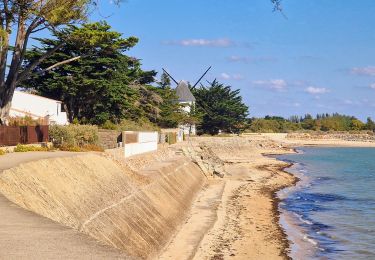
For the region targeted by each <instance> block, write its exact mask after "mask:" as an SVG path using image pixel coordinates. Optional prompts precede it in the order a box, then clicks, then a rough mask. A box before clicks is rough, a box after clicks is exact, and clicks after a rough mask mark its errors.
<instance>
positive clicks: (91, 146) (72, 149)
mask: <svg viewBox="0 0 375 260" xmlns="http://www.w3.org/2000/svg"><path fill="white" fill-rule="evenodd" d="M59 149H60V150H61V151H67V152H89V151H94V152H103V151H104V150H103V148H101V147H100V146H98V145H95V144H87V145H83V146H76V145H74V146H71V145H64V144H63V145H61V146H59Z"/></svg>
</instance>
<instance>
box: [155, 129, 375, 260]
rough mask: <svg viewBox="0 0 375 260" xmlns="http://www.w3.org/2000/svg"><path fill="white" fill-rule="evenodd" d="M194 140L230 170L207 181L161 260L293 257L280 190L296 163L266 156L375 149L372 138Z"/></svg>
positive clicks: (290, 178)
mask: <svg viewBox="0 0 375 260" xmlns="http://www.w3.org/2000/svg"><path fill="white" fill-rule="evenodd" d="M192 143H193V144H192V146H193V147H208V148H209V150H210V151H211V152H212V153H213V154H215V155H217V156H218V157H219V158H220V160H222V162H223V164H224V168H225V174H224V177H223V178H218V177H216V178H214V179H213V180H210V181H209V182H208V184H207V185H206V187H205V189H204V190H203V191H202V192H201V193H200V194H199V196H198V198H197V199H196V201H195V202H194V203H193V206H192V209H191V211H190V215H189V218H188V219H187V221H186V222H185V223H184V224H183V225H182V226H181V227H180V229H179V231H178V232H177V233H176V234H175V236H174V238H173V239H172V241H171V242H170V243H169V244H168V246H167V247H165V248H164V251H163V252H162V253H161V255H160V259H229V258H231V259H288V258H290V257H289V256H288V253H289V251H290V246H291V245H290V244H289V242H288V239H287V237H286V235H285V232H284V230H282V228H281V227H280V224H279V217H280V213H279V209H278V202H279V199H278V197H277V196H276V193H277V192H278V191H279V190H281V189H283V188H285V187H288V186H293V185H294V184H295V183H296V182H297V181H298V178H297V177H295V176H292V175H291V174H289V173H287V172H285V171H283V169H284V168H286V167H289V166H291V165H289V164H288V163H285V162H281V161H278V160H276V159H274V158H272V157H270V156H267V155H270V154H272V155H276V154H287V153H294V148H295V147H301V146H312V145H313V146H342V147H375V143H373V142H362V141H357V142H356V141H345V140H330V139H327V140H313V141H311V140H301V139H288V138H286V134H253V135H251V136H247V137H242V138H239V137H231V138H196V139H194V140H193V142H192ZM195 149H197V148H195ZM282 221H290V220H286V219H284V220H282ZM301 246H303V245H301Z"/></svg>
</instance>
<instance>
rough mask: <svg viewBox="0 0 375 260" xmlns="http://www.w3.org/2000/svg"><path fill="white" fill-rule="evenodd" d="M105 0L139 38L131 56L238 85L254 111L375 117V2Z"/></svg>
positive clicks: (104, 11)
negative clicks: (117, 0) (277, 6)
mask: <svg viewBox="0 0 375 260" xmlns="http://www.w3.org/2000/svg"><path fill="white" fill-rule="evenodd" d="M282 7H283V14H281V13H279V12H273V11H272V10H273V6H272V4H271V2H270V1H269V0H236V1H233V0H190V1H183V0H162V1H156V0H127V1H125V2H123V3H122V4H121V5H120V6H119V7H118V6H115V5H114V4H111V3H110V2H109V1H107V0H102V1H101V4H100V5H99V7H98V10H97V11H95V12H93V13H92V15H91V17H90V20H91V21H98V20H106V21H107V22H108V23H109V24H110V25H111V26H112V27H113V29H114V30H116V31H119V32H121V33H123V36H124V37H128V36H136V37H138V38H139V39H140V41H139V44H138V45H137V46H136V47H135V48H133V49H132V50H130V51H129V52H128V55H131V56H134V57H136V58H139V59H141V60H142V64H143V68H144V69H147V70H151V69H153V70H156V71H158V72H159V76H160V73H161V72H162V68H165V69H166V70H167V71H168V72H170V74H171V75H172V76H173V77H174V78H176V79H177V80H182V79H184V80H188V81H190V82H191V83H195V81H196V80H197V79H198V78H199V77H200V76H201V74H202V73H203V72H204V71H205V70H206V69H207V68H208V67H209V66H212V70H211V71H210V72H209V73H208V74H207V76H206V77H205V79H204V80H203V81H202V83H204V84H206V83H207V81H210V82H211V81H213V80H214V79H215V78H216V79H217V80H219V81H220V82H221V83H224V84H226V85H230V86H232V87H233V89H240V90H241V95H242V97H243V100H244V102H245V103H246V104H247V105H248V106H249V112H250V116H252V117H253V116H254V117H261V116H265V115H279V116H284V117H289V116H291V115H304V114H306V113H310V114H312V115H316V114H317V113H333V112H338V113H343V114H348V115H354V116H356V117H358V118H360V119H362V120H365V119H366V118H367V117H368V116H371V117H372V118H373V119H375V26H374V14H375V1H374V0H361V1H358V0H345V1H343V0H283V1H282Z"/></svg>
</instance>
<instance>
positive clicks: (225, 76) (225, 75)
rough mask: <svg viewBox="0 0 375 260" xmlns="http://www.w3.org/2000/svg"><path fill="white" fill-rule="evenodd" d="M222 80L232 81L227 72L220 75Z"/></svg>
mask: <svg viewBox="0 0 375 260" xmlns="http://www.w3.org/2000/svg"><path fill="white" fill-rule="evenodd" d="M220 78H222V79H230V75H229V74H227V73H225V72H223V73H221V74H220Z"/></svg>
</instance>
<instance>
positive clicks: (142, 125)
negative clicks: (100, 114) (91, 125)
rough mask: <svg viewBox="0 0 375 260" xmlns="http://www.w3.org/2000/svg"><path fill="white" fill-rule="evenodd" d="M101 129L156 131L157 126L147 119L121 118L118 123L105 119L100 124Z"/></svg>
mask: <svg viewBox="0 0 375 260" xmlns="http://www.w3.org/2000/svg"><path fill="white" fill-rule="evenodd" d="M101 128H103V129H109V130H118V131H158V130H159V128H158V127H157V126H156V125H155V124H153V123H151V122H150V121H148V120H147V119H141V120H138V121H132V120H128V119H123V120H121V122H120V124H114V123H112V122H111V121H106V122H105V123H104V124H103V125H101Z"/></svg>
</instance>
